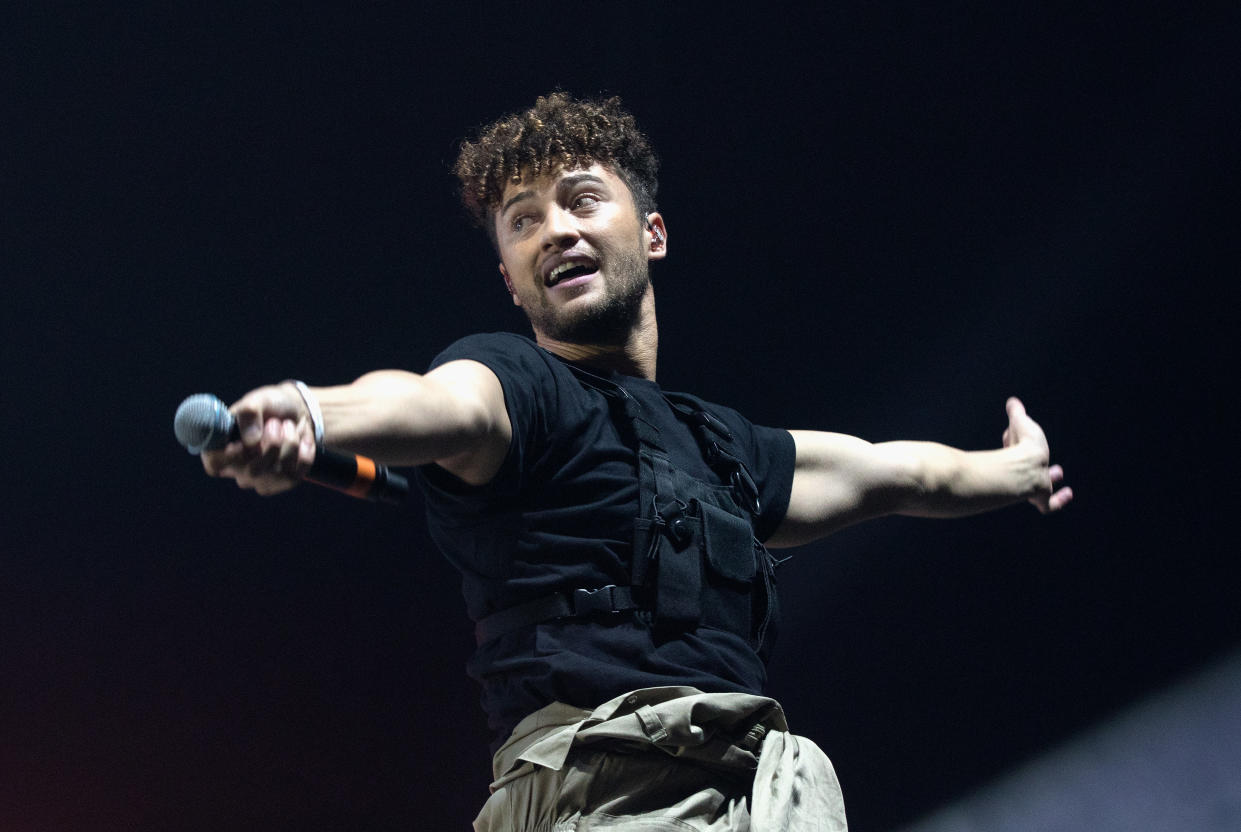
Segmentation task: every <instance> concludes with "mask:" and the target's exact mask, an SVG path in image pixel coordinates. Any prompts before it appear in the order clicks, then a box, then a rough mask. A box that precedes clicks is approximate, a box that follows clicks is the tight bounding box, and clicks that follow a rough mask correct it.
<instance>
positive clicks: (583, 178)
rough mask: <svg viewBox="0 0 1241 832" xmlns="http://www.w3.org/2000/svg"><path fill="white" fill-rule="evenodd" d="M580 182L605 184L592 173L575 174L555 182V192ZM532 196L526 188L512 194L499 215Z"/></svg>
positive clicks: (530, 190) (530, 191)
mask: <svg viewBox="0 0 1241 832" xmlns="http://www.w3.org/2000/svg"><path fill="white" fill-rule="evenodd" d="M582 182H598V183H599V184H600V185H606V184H607V183H606V182H604V181H603V180H602V179H600V178H599V177H598V176H595V175H594V174H593V173H575V174H573V175H572V176H566V177H565V178H564V179H561V180H560V181H559V182H557V183H556V190H558V191H563V190H566V189H568V188H572V187H574V186H576V185H580V184H581V183H582ZM532 196H534V191H533V190H532V189H530V188H527V189H526V190H524V191H519V192H518V193H515V194H513V195H512V196H511V197H509V198H508V200H507V201H506V202H505V203H504V206H503V207H502V208H501V209H500V213H501V214H503V213H504V212H505V211H507V210H508V209H509V207H510V206H512V205H513V203H516V202H521V201H522V200H523V199H528V198H529V197H532Z"/></svg>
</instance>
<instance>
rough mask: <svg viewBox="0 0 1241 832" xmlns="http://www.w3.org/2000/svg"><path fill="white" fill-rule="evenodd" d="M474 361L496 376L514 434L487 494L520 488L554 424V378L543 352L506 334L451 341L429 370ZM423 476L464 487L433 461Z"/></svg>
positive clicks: (445, 485)
mask: <svg viewBox="0 0 1241 832" xmlns="http://www.w3.org/2000/svg"><path fill="white" fill-rule="evenodd" d="M460 360H468V361H477V362H479V363H480V364H483V365H484V366H486V367H487V368H488V369H489V370H491V371H492V372H493V373H495V374H496V378H497V379H499V381H500V387H501V388H502V389H503V391H504V406H505V408H506V409H507V410H508V417H509V422H510V423H511V424H512V428H513V438H512V441H511V442H510V444H509V449H508V454H507V455H506V456H505V458H504V462H503V464H502V465H501V467H500V470H499V472H497V474H496V476H495V478H494V479H493V480H492V482H491V483H490V484H488V485H487V486H485V487H484V488H483V489H482V490H483V491H486V492H487V493H490V494H493V495H494V494H513V493H516V492H517V491H519V490H520V489H521V488H522V486H523V482H522V478H523V472H524V471H525V470H527V468H528V466H527V464H526V463H527V462H528V461H529V460H531V459H534V458H537V456H538V455H539V453H540V452H541V444H542V443H544V442H545V441H546V435H547V431H546V426H547V425H548V424H554V423H555V418H556V414H555V412H554V411H555V407H556V400H557V399H556V395H555V379H554V377H553V373H552V369H551V367H550V365H549V361H550V360H554V359H551V358H550V356H548V354H547V353H545V352H544V351H543V350H542V349H540V348H539V347H538V345H537V344H535V343H534V342H533V341H531V340H530V339H529V338H525V337H522V336H520V335H515V334H513V333H507V332H493V333H480V334H476V335H469V336H466V337H465V338H462V339H460V340H459V341H456V342H454V343H453V344H451V345H450V346H449V347H448V348H447V349H445V350H444V351H443V352H441V353H440V354H439V355H437V356H436V357H435V359H434V360H433V361H432V362H431V366H430V368H429V369H431V370H433V369H435V368H436V367H439V366H442V365H444V364H447V363H449V362H451V361H460ZM421 471H422V474H423V476H424V477H425V478H426V479H427V480H428V482H430V483H431V484H432V485H434V486H436V487H438V488H443V489H445V490H449V491H453V492H457V493H462V492H465V491H470V490H473V491H475V492H477V491H479V489H469V488H468V487H467V486H465V485H464V484H463V483H461V482H460V481H459V480H457V479H456V478H455V477H453V476H452V475H450V474H448V473H447V472H446V471H444V470H443V469H442V468H439V466H436V465H428V466H424V467H423V468H422V469H421Z"/></svg>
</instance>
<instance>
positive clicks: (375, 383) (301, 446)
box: [202, 360, 513, 495]
mask: <svg viewBox="0 0 1241 832" xmlns="http://www.w3.org/2000/svg"><path fill="white" fill-rule="evenodd" d="M311 394H312V395H313V396H314V397H315V398H316V399H317V400H318V402H319V407H320V410H321V411H322V414H323V428H324V430H323V443H324V445H330V446H331V447H333V448H338V449H340V450H344V451H350V452H353V453H359V454H363V455H365V456H369V457H371V458H373V459H374V460H375V461H376V462H379V463H381V464H385V465H424V464H426V463H430V462H434V463H437V464H438V465H439V466H440V467H442V468H444V469H445V470H447V471H448V472H449V473H452V474H454V475H456V476H457V477H458V478H460V479H461V480H463V481H464V482H466V483H468V484H470V485H483V484H485V483H488V482H490V481H491V479H492V478H493V477H494V476H495V475H496V473H498V472H499V470H500V466H501V464H502V463H503V462H504V458H505V455H506V454H507V453H508V446H509V441H510V439H511V438H512V432H513V430H512V424H511V423H510V422H509V417H508V410H507V409H506V407H505V403H504V390H503V388H502V387H501V386H500V381H499V379H497V378H496V375H495V373H493V372H492V371H491V370H490V369H488V368H487V367H486V366H485V365H483V364H480V363H479V362H477V361H468V360H463V361H450V362H449V363H447V364H443V365H441V366H439V367H436V368H435V369H434V370H432V371H431V372H429V373H426V374H425V375H417V374H416V373H408V372H404V371H401V370H380V371H377V372H373V373H367V374H366V375H364V376H362V377H361V378H359V379H357V380H356V381H354V382H353V383H352V384H344V385H339V386H335V387H316V388H311ZM229 410H230V411H231V412H232V413H233V415H234V417H235V418H236V419H237V425H238V428H239V431H240V434H241V440H240V441H237V442H230V443H229V444H228V446H226V447H225V448H222V449H220V450H217V451H207V452H205V453H204V454H203V456H202V460H203V467H204V468H205V469H206V470H207V473H208V474H211V475H212V476H221V477H231V478H233V479H235V480H236V481H237V484H238V485H239V486H241V487H242V488H252V489H254V490H255V491H257V492H258V493H260V494H264V495H267V494H276V493H279V492H281V491H286V490H288V489H290V488H292V487H293V486H294V485H296V484H297V483H298V481H299V480H300V479H301V477H302V476H304V475H305V473H306V472H307V471H308V470H309V468H310V465H311V463H312V462H313V461H314V452H315V443H314V436H313V428H312V426H311V422H310V414H309V411H308V410H307V407H306V403H305V402H304V401H303V400H302V397H301V395H300V394H299V393H298V391H297V388H296V387H295V386H293V385H292V384H289V383H284V384H278V385H272V386H269V387H260V388H258V389H257V390H252V391H251V392H249V393H247V394H246V395H245V396H243V397H242V398H241V399H239V400H238V401H237V402H236V403H235V404H233V405H232V407H230V408H229Z"/></svg>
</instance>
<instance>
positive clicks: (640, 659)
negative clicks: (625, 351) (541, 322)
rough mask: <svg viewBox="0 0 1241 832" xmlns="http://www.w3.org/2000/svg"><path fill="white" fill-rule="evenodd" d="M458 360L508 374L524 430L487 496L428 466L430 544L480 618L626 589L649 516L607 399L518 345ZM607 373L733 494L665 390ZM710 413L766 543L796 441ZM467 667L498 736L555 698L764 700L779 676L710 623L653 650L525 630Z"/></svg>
mask: <svg viewBox="0 0 1241 832" xmlns="http://www.w3.org/2000/svg"><path fill="white" fill-rule="evenodd" d="M458 359H471V360H474V361H478V362H480V363H482V364H484V365H486V366H487V367H488V368H489V369H491V371H492V372H494V373H495V374H496V377H497V378H498V379H499V380H500V384H501V386H502V387H503V390H504V400H505V405H506V407H507V409H508V414H509V420H510V421H511V423H512V426H513V439H512V443H511V444H510V446H509V450H508V455H507V456H506V457H505V459H504V462H503V464H502V466H501V468H500V471H499V472H498V473H497V474H496V476H495V478H494V479H493V480H492V481H491V482H490V483H488V484H487V485H486V486H482V487H478V488H474V487H470V486H467V485H465V484H463V483H462V482H461V481H460V480H458V479H457V478H456V477H453V476H452V475H450V474H448V473H447V472H445V471H444V470H443V469H441V468H439V467H438V466H435V465H428V466H424V467H423V468H421V469H419V482H420V483H421V485H422V488H423V490H424V492H425V494H426V498H427V519H428V526H429V529H430V533H431V536H432V538H433V539H434V540H435V542H436V544H437V545H438V546H439V547H440V548H441V549H442V550H443V552H444V554H445V556H446V557H447V558H448V559H449V561H451V562H452V563H453V565H454V566H456V568H457V569H459V570H460V572H461V575H462V589H463V591H464V595H465V601H466V609H467V612H468V613H469V615H470V617H471V618H473V619H474V620H479V619H481V618H484V617H485V616H487V615H489V614H491V613H493V612H496V611H498V610H501V609H506V608H508V607H511V606H514V605H517V604H520V603H523V602H526V601H530V600H533V599H536V598H541V597H543V596H546V595H549V594H551V593H553V592H557V591H561V590H572V589H575V588H585V589H593V588H596V587H600V586H605V585H607V584H616V585H618V586H625V585H627V584H628V583H629V582H630V558H631V549H632V539H633V524H634V518H635V517H637V516H638V514H639V510H638V474H637V461H636V453H635V449H634V447H633V446H632V445H630V444H628V443H627V442H626V440H625V438H624V436H623V435H622V434H621V433H620V432H619V431H618V429H617V426H616V424H615V423H614V421H613V415H612V411H611V410H610V409H609V407H608V402H607V399H606V398H605V396H604V395H603V394H602V393H601V392H599V391H598V390H595V389H592V388H588V387H585V386H583V384H582V383H581V382H580V381H579V380H578V378H577V377H576V376H575V375H574V374H573V372H572V371H571V370H570V369H569V367H568V366H567V365H566V364H565V363H564V362H563V361H562V360H561V359H559V358H557V357H556V356H554V355H552V354H551V353H549V352H547V351H545V350H543V349H542V348H540V347H539V346H538V345H536V344H535V343H534V342H533V341H531V340H530V339H528V338H524V337H522V336H519V335H513V334H510V333H492V334H481V335H472V336H469V337H466V338H463V339H462V340H460V341H457V342H456V343H455V344H453V345H452V346H450V347H449V348H448V349H447V350H445V351H444V352H443V353H441V354H440V355H439V356H437V357H436V359H435V361H434V362H432V365H431V366H432V367H433V368H434V367H438V366H440V365H441V364H445V363H447V362H449V361H455V360H458ZM592 372H596V374H598V372H597V371H592ZM605 377H606V378H607V379H608V381H610V382H612V383H613V384H619V385H621V386H622V387H624V388H625V390H626V391H627V392H628V393H629V394H630V395H631V396H633V397H634V398H635V399H637V401H638V403H639V406H640V407H641V409H642V413H643V416H644V417H645V418H647V419H649V420H650V421H652V422H653V423H654V424H655V425H656V427H657V428H658V430H659V434H660V438H661V441H662V443H663V444H664V445H665V450H666V451H667V452H668V454H669V457H670V459H671V460H672V462H673V464H674V465H676V466H677V467H679V468H680V469H682V470H684V471H685V472H686V473H688V474H691V475H692V476H694V477H696V478H698V479H700V480H702V481H704V482H707V483H712V484H717V485H725V484H726V483H723V482H722V481H721V480H720V478H719V476H718V475H717V474H716V473H715V471H713V470H712V469H711V468H710V467H709V466H708V465H707V463H706V461H705V460H704V459H703V458H702V453H701V451H700V450H699V446H698V443H697V442H696V440H695V439H694V436H693V433H692V432H691V429H690V427H689V426H688V425H686V424H685V422H684V421H683V420H682V419H680V418H678V417H677V416H676V414H675V413H674V412H673V410H672V408H671V407H670V406H669V405H668V403H667V401H666V400H665V399H664V397H663V394H662V393H661V391H660V388H659V386H658V385H656V384H655V383H654V382H651V381H647V380H645V379H640V378H634V377H632V376H624V375H620V374H617V373H612V374H607V375H605ZM706 409H707V410H708V411H709V412H710V413H711V414H712V415H713V416H715V417H716V418H718V419H720V420H721V421H722V422H724V423H725V424H726V425H727V426H728V428H729V429H730V430H731V431H732V433H733V437H734V441H735V442H736V447H737V448H739V449H741V450H742V451H743V452H744V455H745V458H746V462H747V465H748V466H749V469H750V473H751V474H752V476H753V477H754V479H755V481H756V482H757V484H758V488H759V499H760V502H761V505H762V511H761V514H760V516H759V517H758V518H757V521H756V524H755V534H756V536H757V537H758V538H759V539H760V540H765V539H766V538H767V537H769V536H770V535H771V534H772V533H773V532H774V531H775V529H776V527H777V526H778V525H779V523H780V521H781V520H782V519H783V517H784V513H785V510H786V509H787V507H788V500H789V493H790V490H791V488H792V480H793V463H794V456H795V454H794V448H793V439H792V437H791V436H790V435H789V433H788V432H787V431H784V430H777V429H774V428H764V427H758V426H755V425H752V424H751V423H750V422H749V421H747V420H746V419H745V418H744V417H742V416H741V415H740V414H738V413H737V412H736V411H733V410H731V409H729V408H726V407H719V406H716V405H707V406H706ZM468 671H469V673H470V675H471V676H472V677H473V678H475V679H477V680H478V681H479V683H480V684H481V685H482V689H483V692H482V705H483V708H484V710H485V711H486V712H487V715H488V723H489V725H490V726H491V727H492V728H493V729H495V730H496V731H497V732H498V734H497V740H498V741H501V740H503V739H505V738H506V736H507V734H508V732H509V731H511V729H512V728H513V726H514V725H516V724H517V722H519V721H520V720H521V719H522V718H523V717H524V716H526V715H527V714H529V713H532V712H533V711H535V710H537V709H539V708H541V707H543V706H544V705H547V704H548V703H550V702H552V701H560V702H566V703H569V704H572V705H577V706H580V707H584V708H585V707H595V706H597V705H598V704H600V703H602V702H605V701H607V700H608V699H611V698H613V697H615V696H617V695H619V694H621V693H624V692H626V691H628V690H634V689H636V688H642V687H654V686H659V685H673V684H675V685H691V686H694V687H697V688H699V689H702V690H705V691H743V692H749V693H760V692H761V691H762V687H763V684H764V682H765V681H766V670H765V668H764V666H763V663H762V661H761V660H760V659H759V657H758V656H757V655H756V653H755V651H754V649H753V648H752V647H751V646H750V645H749V644H748V643H747V642H746V640H745V639H743V638H741V637H739V636H737V635H735V634H733V633H729V632H725V631H723V630H716V629H710V628H706V627H699V628H698V629H696V630H694V631H691V632H686V633H683V634H681V635H680V636H678V637H677V638H674V639H670V640H668V639H660V640H659V641H656V640H655V639H653V638H652V634H651V632H650V630H649V628H648V627H647V626H646V625H644V624H643V623H642V622H640V621H637V620H635V619H634V618H633V617H631V616H622V617H618V620H617V621H615V622H611V621H609V622H604V621H596V620H569V621H552V622H545V623H542V624H538V625H534V626H531V627H526V628H522V629H520V630H518V631H516V632H512V633H509V634H506V635H503V636H501V637H500V638H497V639H494V640H493V641H490V642H487V643H485V644H483V645H482V646H481V647H480V648H479V649H478V651H477V652H476V653H475V654H474V657H473V658H472V659H471V660H470V662H469V665H468Z"/></svg>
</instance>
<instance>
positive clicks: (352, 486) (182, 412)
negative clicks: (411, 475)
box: [172, 393, 409, 505]
mask: <svg viewBox="0 0 1241 832" xmlns="http://www.w3.org/2000/svg"><path fill="white" fill-rule="evenodd" d="M172 430H173V432H174V433H175V434H176V435H177V441H178V442H180V443H181V444H182V445H184V446H185V448H186V450H188V451H189V452H190V453H192V454H194V455H195V456H197V455H198V454H200V453H202V452H203V451H214V450H217V449H219V448H223V447H224V446H225V445H227V444H228V443H229V442H232V441H236V440H237V439H240V438H241V431H240V430H239V429H238V427H237V420H236V419H234V418H233V414H231V413H229V412H228V407H227V406H226V405H225V404H224V402H222V401H220V399H218V398H216V397H215V396H213V395H211V394H210V393H196V394H194V395H193V396H190V397H188V398H187V399H186V400H185V401H183V402H181V406H180V407H178V408H177V415H176V416H175V417H173V420H172ZM306 479H307V480H309V481H310V482H313V483H315V484H316V485H322V486H326V487H327V488H333V489H336V490H337V491H340V492H343V493H345V494H348V495H350V496H352V497H361V498H362V499H366V500H378V501H379V502H383V503H389V504H391V505H398V504H399V503H400V502H401V501H402V500H404V499H405V497H406V495H407V494H409V481H408V480H406V479H405V477H403V476H401V475H400V474H394V473H392V472H391V471H389V470H388V467H387V466H386V465H380V464H378V463H376V462H375V460H373V459H368V458H367V457H364V456H359V455H358V454H349V453H343V452H341V451H334V450H332V449H331V448H324V447H322V446H320V447H318V448H316V449H315V461H314V462H313V463H312V464H311V466H310V471H309V472H308V473H307V474H306Z"/></svg>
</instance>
